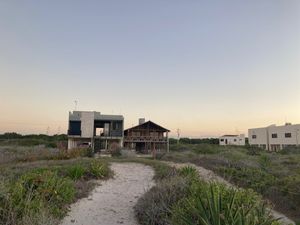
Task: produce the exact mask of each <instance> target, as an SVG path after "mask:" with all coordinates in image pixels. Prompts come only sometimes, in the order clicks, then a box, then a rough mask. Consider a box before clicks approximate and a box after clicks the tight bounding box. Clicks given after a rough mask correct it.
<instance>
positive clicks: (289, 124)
mask: <svg viewBox="0 0 300 225" xmlns="http://www.w3.org/2000/svg"><path fill="white" fill-rule="evenodd" d="M290 126H300V124H292V123H286V124H284V125H279V126H277V125H276V124H271V125H269V126H265V127H256V128H250V129H249V130H255V129H266V128H271V127H278V128H280V127H290Z"/></svg>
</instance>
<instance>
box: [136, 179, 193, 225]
mask: <svg viewBox="0 0 300 225" xmlns="http://www.w3.org/2000/svg"><path fill="white" fill-rule="evenodd" d="M188 188H189V184H188V181H187V179H185V178H183V177H178V176H176V177H174V178H170V179H164V180H163V181H162V182H159V183H158V184H157V185H156V186H155V187H153V188H151V189H150V191H148V192H147V193H146V194H145V195H144V196H143V197H142V198H140V199H139V200H138V203H137V204H136V206H135V213H136V217H137V219H138V221H139V223H140V224H141V225H149V224H151V225H167V224H169V217H170V215H171V214H170V208H171V207H172V206H173V204H175V203H176V202H177V201H178V200H179V199H182V198H184V197H185V196H186V195H187V192H188Z"/></svg>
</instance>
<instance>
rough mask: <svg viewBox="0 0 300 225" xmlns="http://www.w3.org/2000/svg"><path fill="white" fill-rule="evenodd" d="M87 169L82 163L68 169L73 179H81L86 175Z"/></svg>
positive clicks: (69, 175) (68, 173)
mask: <svg viewBox="0 0 300 225" xmlns="http://www.w3.org/2000/svg"><path fill="white" fill-rule="evenodd" d="M85 172H86V169H85V168H84V167H83V166H82V165H79V164H78V165H74V166H71V167H69V168H68V169H67V175H68V177H70V178H71V179H72V180H79V179H80V178H82V177H83V176H84V174H85Z"/></svg>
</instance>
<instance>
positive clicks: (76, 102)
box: [74, 100, 78, 111]
mask: <svg viewBox="0 0 300 225" xmlns="http://www.w3.org/2000/svg"><path fill="white" fill-rule="evenodd" d="M74 103H75V108H74V111H76V110H77V104H78V101H77V100H75V101H74Z"/></svg>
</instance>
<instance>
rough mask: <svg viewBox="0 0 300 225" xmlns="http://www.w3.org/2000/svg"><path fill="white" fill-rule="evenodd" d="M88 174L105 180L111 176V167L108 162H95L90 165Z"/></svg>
mask: <svg viewBox="0 0 300 225" xmlns="http://www.w3.org/2000/svg"><path fill="white" fill-rule="evenodd" d="M88 172H89V173H90V175H91V176H92V177H94V178H105V177H108V176H109V167H108V164H107V163H106V162H101V161H99V160H93V161H92V162H91V163H90V166H89V168H88Z"/></svg>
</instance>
